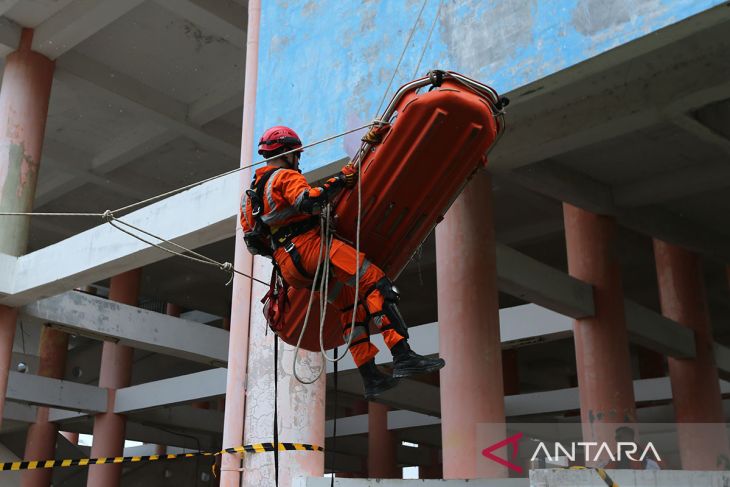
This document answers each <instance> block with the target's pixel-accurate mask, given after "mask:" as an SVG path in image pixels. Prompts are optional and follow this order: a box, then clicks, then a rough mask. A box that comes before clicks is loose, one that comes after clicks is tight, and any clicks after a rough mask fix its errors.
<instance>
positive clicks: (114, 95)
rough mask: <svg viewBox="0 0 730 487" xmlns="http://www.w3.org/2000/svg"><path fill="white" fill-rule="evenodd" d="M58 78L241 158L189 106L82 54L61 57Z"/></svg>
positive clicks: (69, 54) (215, 148) (206, 145)
mask: <svg viewBox="0 0 730 487" xmlns="http://www.w3.org/2000/svg"><path fill="white" fill-rule="evenodd" d="M55 77H56V78H57V79H60V80H65V81H67V82H69V83H72V84H74V85H76V86H81V87H83V88H84V89H87V90H90V91H96V92H97V93H100V95H101V96H104V97H106V98H107V99H112V100H113V101H114V102H115V103H117V104H119V105H121V106H124V107H126V108H127V109H129V110H130V111H132V112H137V113H142V114H144V115H145V116H146V117H148V118H149V119H151V120H153V121H154V122H156V123H159V124H161V125H163V126H165V127H167V128H169V129H172V130H175V131H177V132H178V133H180V134H181V135H184V136H186V137H189V138H190V139H192V140H194V141H195V142H197V143H199V144H200V145H202V146H205V147H207V148H209V149H212V150H214V151H216V152H219V153H220V154H223V155H226V156H228V157H231V158H233V159H236V160H238V158H239V155H240V148H239V146H238V145H234V144H230V143H228V142H226V141H224V140H221V139H219V138H217V137H215V136H213V135H210V134H208V133H207V132H205V131H203V130H202V129H201V128H199V127H196V126H195V125H193V124H191V123H190V122H188V120H187V114H188V107H187V105H185V104H184V103H182V102H179V101H177V100H175V99H173V98H171V97H169V96H167V95H165V94H163V93H160V92H158V91H156V90H154V89H152V88H150V87H148V86H146V85H144V84H143V83H140V82H139V81H137V80H135V79H134V78H132V77H130V76H128V75H126V74H124V73H121V72H118V71H115V70H113V69H111V68H110V67H108V66H105V65H103V64H100V63H98V62H96V61H93V60H92V59H89V58H87V57H86V56H83V55H81V54H78V53H75V52H71V53H68V54H66V55H65V56H63V57H62V58H61V59H59V60H58V62H57V64H56V73H55Z"/></svg>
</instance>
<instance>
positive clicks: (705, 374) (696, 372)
mask: <svg viewBox="0 0 730 487" xmlns="http://www.w3.org/2000/svg"><path fill="white" fill-rule="evenodd" d="M654 258H655V260H656V269H657V281H658V284H659V300H660V303H661V308H662V314H663V315H664V316H666V317H667V318H670V319H672V320H674V321H676V322H678V323H681V324H682V325H684V326H687V327H689V328H691V329H692V330H693V331H694V334H695V343H696V353H697V356H696V357H695V358H691V359H676V358H672V357H669V358H668V359H667V361H668V364H669V377H670V380H671V383H672V402H673V404H674V414H675V418H676V421H677V423H678V424H677V429H678V440H679V453H680V456H681V459H682V468H683V469H686V470H717V469H718V468H719V465H718V462H724V461H727V459H728V458H729V455H730V453H729V449H728V438H727V432H726V431H725V418H724V414H723V408H722V398H721V395H720V383H719V377H718V373H717V367H716V365H715V358H714V353H713V343H714V339H713V337H712V330H711V326H710V316H709V311H708V307H707V297H706V295H705V285H704V280H703V276H702V267H701V265H702V264H701V261H700V258H699V257H698V256H697V254H694V253H692V252H690V251H688V250H685V249H683V248H681V247H678V246H676V245H672V244H668V243H666V242H663V241H661V240H657V239H654ZM692 423H695V424H692ZM696 423H709V424H704V425H703V424H696ZM712 423H717V424H719V425H720V426H716V425H715V424H712ZM723 456H724V458H723Z"/></svg>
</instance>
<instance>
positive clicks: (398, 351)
mask: <svg viewBox="0 0 730 487" xmlns="http://www.w3.org/2000/svg"><path fill="white" fill-rule="evenodd" d="M390 352H391V353H392V354H393V367H394V368H393V377H395V378H396V379H402V378H403V377H410V376H412V375H418V374H429V373H431V372H436V371H437V370H439V369H440V368H442V367H443V366H444V365H446V362H445V361H444V359H441V358H427V357H424V356H423V355H418V354H417V353H416V352H414V351H413V350H411V347H410V346H409V345H408V342H407V341H406V340H405V339H403V340H401V341H399V342H398V343H396V344H395V346H394V347H393V348H391V349H390Z"/></svg>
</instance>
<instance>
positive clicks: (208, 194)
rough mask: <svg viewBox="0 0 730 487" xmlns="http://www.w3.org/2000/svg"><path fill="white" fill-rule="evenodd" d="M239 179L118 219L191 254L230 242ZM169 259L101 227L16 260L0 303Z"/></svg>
mask: <svg viewBox="0 0 730 487" xmlns="http://www.w3.org/2000/svg"><path fill="white" fill-rule="evenodd" d="M339 162H341V161H337V163H339ZM337 163H334V164H337ZM340 165H341V164H340ZM330 166H331V165H330ZM330 166H328V168H330V169H331V167H330ZM328 174H329V172H328ZM321 175H323V172H322V171H319V170H314V171H312V172H310V173H307V174H305V176H306V177H307V178H308V179H309V180H310V181H311V180H312V178H313V177H314V178H319V177H320V176H321ZM240 178H241V176H240V173H234V174H230V175H228V176H225V177H222V178H218V179H215V180H213V181H209V182H207V183H205V184H201V185H200V186H196V187H194V188H192V189H189V190H187V191H184V192H182V193H179V194H177V195H174V196H171V197H168V198H165V199H163V200H161V201H158V202H156V203H152V204H150V205H149V206H147V207H145V208H142V209H140V210H137V211H135V212H133V213H130V214H129V215H126V216H124V217H123V220H124V221H127V222H129V223H131V224H133V225H135V226H137V227H140V228H143V229H146V230H151V231H153V232H154V233H155V234H156V235H159V236H161V237H162V238H165V239H167V240H171V241H173V242H175V243H178V244H180V245H183V246H185V247H187V248H190V249H195V248H198V247H201V246H203V245H207V244H209V243H213V242H218V241H220V240H223V239H225V238H228V237H232V236H233V234H234V233H235V228H236V218H237V216H238V215H237V210H238V206H239V203H240V197H241V195H240V193H239V188H240V187H241V185H242V183H241V180H240ZM246 184H248V182H246ZM180 215H185V218H181V217H180ZM0 218H14V217H0ZM80 249H84V250H83V251H81V250H80ZM169 257H170V254H168V253H165V252H162V251H161V250H158V249H156V248H154V247H151V246H149V245H147V244H145V243H143V242H140V241H138V240H136V239H134V238H132V237H130V236H128V235H125V234H123V233H121V232H120V231H119V230H116V229H114V228H112V227H111V226H109V225H100V226H98V227H95V228H92V229H90V230H87V231H85V232H82V233H80V234H77V235H74V236H72V237H69V238H67V239H65V240H62V241H61V242H58V243H55V244H53V245H49V246H48V247H45V248H43V249H40V250H37V251H35V252H31V253H30V254H26V255H24V256H22V257H21V258H20V259H17V262H16V264H15V272H14V276H13V277H12V278H9V277H8V276H7V275H3V273H0V304H5V305H8V306H21V305H24V304H27V303H31V302H33V301H35V300H37V299H42V298H45V297H48V296H53V295H56V294H59V293H62V292H64V291H68V290H70V289H74V288H77V287H80V286H86V285H89V284H91V283H94V282H97V281H100V280H103V279H106V278H108V277H111V276H114V275H116V274H119V273H121V272H124V271H128V270H130V269H135V268H137V267H143V266H145V265H148V264H151V263H153V262H158V261H160V260H163V259H166V258H169ZM12 259H16V258H13V257H11V258H5V257H1V256H0V264H12ZM201 265H202V264H201ZM222 275H223V274H222ZM11 283H12V284H11ZM3 286H5V287H3ZM3 295H12V296H3Z"/></svg>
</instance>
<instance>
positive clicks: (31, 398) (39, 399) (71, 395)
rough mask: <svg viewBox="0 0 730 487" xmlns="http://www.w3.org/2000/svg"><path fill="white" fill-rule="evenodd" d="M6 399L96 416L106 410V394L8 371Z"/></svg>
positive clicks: (65, 382) (94, 388)
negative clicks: (95, 413) (95, 414)
mask: <svg viewBox="0 0 730 487" xmlns="http://www.w3.org/2000/svg"><path fill="white" fill-rule="evenodd" d="M6 398H7V399H8V400H10V401H16V402H23V403H26V404H39V405H42V406H51V407H57V408H62V409H71V410H75V411H88V412H97V413H98V412H104V411H106V399H107V391H106V389H101V388H99V387H95V386H89V385H86V384H79V383H77V382H70V381H66V380H58V379H51V378H48V377H41V376H39V375H30V374H21V373H20V372H12V371H11V372H10V374H9V376H8V392H7V395H6Z"/></svg>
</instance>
